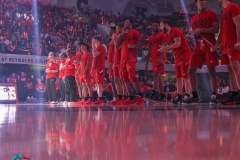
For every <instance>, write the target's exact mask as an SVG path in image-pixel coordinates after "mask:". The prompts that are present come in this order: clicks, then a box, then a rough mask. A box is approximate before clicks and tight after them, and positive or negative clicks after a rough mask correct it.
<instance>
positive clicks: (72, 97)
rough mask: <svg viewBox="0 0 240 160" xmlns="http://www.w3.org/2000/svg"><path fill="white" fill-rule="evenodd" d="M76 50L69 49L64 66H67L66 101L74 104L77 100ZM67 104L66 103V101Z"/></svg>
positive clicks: (65, 78)
mask: <svg viewBox="0 0 240 160" xmlns="http://www.w3.org/2000/svg"><path fill="white" fill-rule="evenodd" d="M74 53H75V51H74V50H72V49H67V56H68V58H67V60H66V62H65V65H64V67H63V68H65V74H64V75H65V77H64V80H65V89H66V98H65V99H66V102H71V103H69V104H70V105H71V104H74V102H76V83H75V65H74V61H75V56H74ZM65 104H66V103H65Z"/></svg>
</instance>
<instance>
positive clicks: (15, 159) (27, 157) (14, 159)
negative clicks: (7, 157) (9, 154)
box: [12, 154, 30, 160]
mask: <svg viewBox="0 0 240 160" xmlns="http://www.w3.org/2000/svg"><path fill="white" fill-rule="evenodd" d="M19 159H21V160H30V158H29V156H28V155H26V156H22V155H21V154H16V155H15V156H14V157H13V158H12V160H19Z"/></svg>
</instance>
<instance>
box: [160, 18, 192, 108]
mask: <svg viewBox="0 0 240 160" xmlns="http://www.w3.org/2000/svg"><path fill="white" fill-rule="evenodd" d="M160 28H161V30H162V31H163V32H164V33H165V34H166V42H167V46H164V45H162V46H161V47H160V49H159V51H160V52H169V51H171V50H172V51H173V54H174V57H175V72H176V78H177V96H176V98H175V99H174V100H173V101H172V103H173V104H179V103H182V99H183V98H182V90H183V80H184V82H185V87H186V88H185V90H186V95H185V97H184V100H185V99H188V98H189V97H190V79H189V75H188V66H189V60H190V57H191V50H190V48H189V46H188V44H187V41H186V39H185V37H184V35H183V33H182V32H181V31H180V30H179V29H176V28H172V27H171V22H170V21H169V20H163V21H161V23H160Z"/></svg>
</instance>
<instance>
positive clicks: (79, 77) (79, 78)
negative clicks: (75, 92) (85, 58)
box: [75, 51, 83, 80]
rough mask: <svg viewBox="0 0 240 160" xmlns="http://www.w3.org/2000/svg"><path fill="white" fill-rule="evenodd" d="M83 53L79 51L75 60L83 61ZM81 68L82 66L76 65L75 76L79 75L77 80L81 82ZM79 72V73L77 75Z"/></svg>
mask: <svg viewBox="0 0 240 160" xmlns="http://www.w3.org/2000/svg"><path fill="white" fill-rule="evenodd" d="M82 54H83V53H82V52H80V51H78V52H76V55H75V60H76V61H81V56H82ZM79 67H80V64H76V65H75V74H77V75H76V77H75V78H76V80H81V78H82V74H81V69H80V68H79ZM77 72H78V73H77Z"/></svg>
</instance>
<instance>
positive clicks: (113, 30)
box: [107, 27, 118, 104]
mask: <svg viewBox="0 0 240 160" xmlns="http://www.w3.org/2000/svg"><path fill="white" fill-rule="evenodd" d="M115 33H116V27H111V28H110V32H109V36H111V37H112V35H113V34H115ZM108 48H109V49H108V59H107V62H108V76H109V79H110V81H111V84H112V91H113V95H114V100H113V101H115V100H116V99H117V98H118V93H117V89H116V84H115V81H114V75H113V72H114V57H115V55H114V54H115V44H114V39H112V40H111V42H110V43H109V46H108ZM111 103H112V102H109V104H111Z"/></svg>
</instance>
